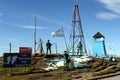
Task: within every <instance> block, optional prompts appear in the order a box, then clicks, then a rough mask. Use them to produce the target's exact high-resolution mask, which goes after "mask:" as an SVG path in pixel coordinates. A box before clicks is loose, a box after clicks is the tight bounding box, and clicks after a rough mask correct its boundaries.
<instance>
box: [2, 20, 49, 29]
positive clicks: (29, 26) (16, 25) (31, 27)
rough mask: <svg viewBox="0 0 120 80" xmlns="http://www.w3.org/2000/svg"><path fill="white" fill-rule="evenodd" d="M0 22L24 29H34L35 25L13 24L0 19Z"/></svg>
mask: <svg viewBox="0 0 120 80" xmlns="http://www.w3.org/2000/svg"><path fill="white" fill-rule="evenodd" d="M0 23H4V24H8V25H12V26H13V27H19V28H25V29H35V26H32V25H21V24H14V23H9V22H5V21H0ZM36 29H49V27H40V26H36Z"/></svg>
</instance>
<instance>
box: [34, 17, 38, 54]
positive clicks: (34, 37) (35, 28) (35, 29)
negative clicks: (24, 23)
mask: <svg viewBox="0 0 120 80" xmlns="http://www.w3.org/2000/svg"><path fill="white" fill-rule="evenodd" d="M36 18H37V17H36V16H35V32H34V54H36Z"/></svg>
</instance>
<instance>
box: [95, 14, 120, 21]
mask: <svg viewBox="0 0 120 80" xmlns="http://www.w3.org/2000/svg"><path fill="white" fill-rule="evenodd" d="M96 16H97V18H99V19H104V20H114V19H117V18H120V17H119V15H117V14H114V13H108V12H102V13H99V14H97V15H96Z"/></svg>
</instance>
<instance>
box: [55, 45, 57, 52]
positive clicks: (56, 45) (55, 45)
mask: <svg viewBox="0 0 120 80" xmlns="http://www.w3.org/2000/svg"><path fill="white" fill-rule="evenodd" d="M55 49H56V54H57V44H56V43H55Z"/></svg>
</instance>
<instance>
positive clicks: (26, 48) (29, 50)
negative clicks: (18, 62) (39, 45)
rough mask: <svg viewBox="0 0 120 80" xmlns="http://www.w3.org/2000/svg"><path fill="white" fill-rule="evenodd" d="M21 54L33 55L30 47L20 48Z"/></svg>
mask: <svg viewBox="0 0 120 80" xmlns="http://www.w3.org/2000/svg"><path fill="white" fill-rule="evenodd" d="M19 53H20V54H24V53H26V54H32V48H30V47H19Z"/></svg>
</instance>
